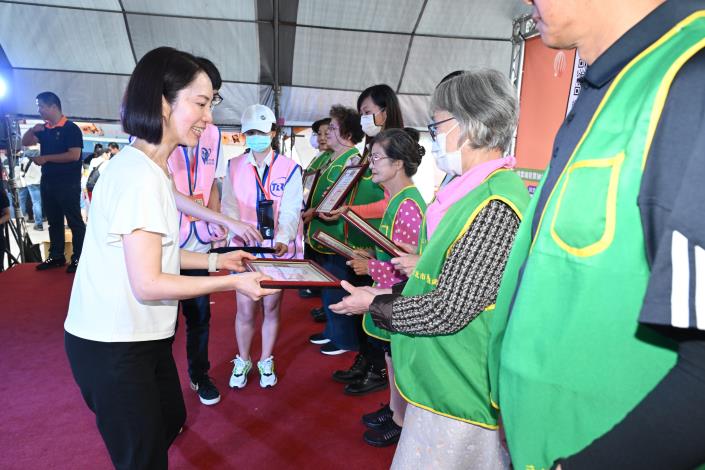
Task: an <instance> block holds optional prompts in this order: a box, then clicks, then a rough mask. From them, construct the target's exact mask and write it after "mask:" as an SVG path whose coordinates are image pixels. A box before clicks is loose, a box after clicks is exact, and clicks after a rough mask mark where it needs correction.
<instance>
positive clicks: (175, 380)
mask: <svg viewBox="0 0 705 470" xmlns="http://www.w3.org/2000/svg"><path fill="white" fill-rule="evenodd" d="M173 340H174V338H173V337H172V338H167V339H163V340H158V341H140V342H134V343H103V342H98V341H89V340H86V339H82V338H78V337H76V336H73V335H71V334H69V333H65V335H64V343H65V347H66V354H67V355H68V359H69V363H70V364H71V371H72V372H73V376H74V379H75V380H76V383H77V384H78V386H79V388H80V389H81V394H82V395H83V399H84V400H85V402H86V404H87V405H88V408H90V409H91V411H93V413H95V417H96V424H97V425H98V430H99V431H100V434H101V436H102V437H103V441H104V442H105V445H106V446H107V448H108V452H109V453H110V458H111V460H112V462H113V465H114V466H115V468H116V469H119V470H123V469H125V470H127V469H130V470H138V469H139V470H141V469H145V470H147V469H149V470H152V469H166V468H167V467H168V459H167V450H168V449H169V446H170V445H171V443H172V442H173V441H174V439H175V438H176V436H177V435H178V434H179V430H180V429H181V426H183V424H184V422H185V421H186V407H185V406H184V399H183V396H182V394H181V386H180V384H179V376H178V373H177V371H176V364H175V363H174V357H173V356H172V354H171V345H172V342H173Z"/></svg>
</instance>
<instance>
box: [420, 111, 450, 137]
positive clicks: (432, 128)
mask: <svg viewBox="0 0 705 470" xmlns="http://www.w3.org/2000/svg"><path fill="white" fill-rule="evenodd" d="M453 119H455V118H454V117H453V116H451V117H449V118H448V119H444V120H442V121H438V122H432V123H431V124H429V125H428V126H426V127H428V133H429V134H431V139H433V140H436V136H437V135H438V126H440V125H441V124H443V123H444V122H448V121H452V120H453Z"/></svg>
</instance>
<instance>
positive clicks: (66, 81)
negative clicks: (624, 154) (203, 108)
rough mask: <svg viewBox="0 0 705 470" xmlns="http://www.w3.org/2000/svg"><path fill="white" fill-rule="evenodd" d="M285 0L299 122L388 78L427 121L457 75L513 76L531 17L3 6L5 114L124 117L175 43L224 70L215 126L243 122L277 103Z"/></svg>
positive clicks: (341, 5) (402, 7) (339, 3)
mask: <svg viewBox="0 0 705 470" xmlns="http://www.w3.org/2000/svg"><path fill="white" fill-rule="evenodd" d="M275 1H278V2H279V3H278V6H279V24H280V28H279V30H280V41H279V63H278V71H279V76H278V77H279V84H280V86H281V94H280V110H281V112H280V115H281V116H282V117H283V118H285V119H286V121H287V122H290V123H307V122H311V121H312V120H314V119H317V118H319V117H321V116H324V115H326V114H327V112H328V109H329V107H330V105H331V104H335V103H343V104H347V105H352V106H354V104H355V101H356V98H357V95H358V94H359V92H360V91H361V90H362V89H364V88H366V87H367V86H369V85H372V84H375V83H387V84H388V85H390V86H391V87H392V88H394V89H395V90H397V92H398V93H399V94H400V96H399V98H400V102H401V103H402V107H403V112H404V117H405V120H406V123H407V125H414V126H423V125H424V124H425V123H426V121H427V112H426V106H427V104H428V95H429V94H430V93H431V92H432V91H433V88H434V86H435V85H436V83H437V82H438V81H439V80H440V79H441V78H442V77H443V76H444V75H446V74H447V73H449V72H451V71H453V70H458V69H468V68H472V67H493V68H496V69H498V70H500V71H502V72H504V73H508V71H509V67H510V63H511V43H510V41H509V38H510V36H511V29H512V18H514V17H517V16H519V15H521V14H524V13H526V7H525V6H523V5H522V2H520V1H519V0H493V1H492V2H485V1H479V0H356V1H352V2H351V1H349V0H201V1H197V2H194V1H193V0H38V1H34V2H29V1H5V0H0V46H1V47H2V49H3V50H4V52H5V55H6V56H7V59H8V61H9V63H10V65H11V67H12V69H13V70H12V77H13V83H12V84H11V93H12V100H10V101H9V102H8V103H6V104H4V105H2V106H3V107H4V112H10V113H22V114H36V110H35V109H34V96H35V95H36V94H37V93H38V92H40V91H44V90H47V89H50V90H53V91H55V92H56V93H57V94H58V95H59V96H60V97H61V98H62V101H63V102H64V103H65V108H66V111H67V113H68V114H69V115H71V116H75V117H81V118H96V119H97V118H101V119H117V118H118V116H119V106H120V99H121V97H122V92H123V90H124V87H125V84H126V83H127V79H128V76H129V74H130V73H131V71H132V69H133V68H134V66H135V63H136V61H137V60H139V59H140V58H141V57H142V56H143V55H144V54H145V53H146V52H147V51H149V50H151V49H153V48H155V47H158V46H164V45H167V46H172V47H176V48H179V49H183V50H187V51H189V52H192V53H194V54H197V55H200V56H204V57H207V58H209V59H211V60H212V61H213V62H214V63H215V64H216V65H217V66H218V67H219V69H220V71H221V74H222V76H223V79H224V80H225V83H224V85H223V87H222V90H221V94H222V95H223V97H224V98H225V101H224V102H223V104H222V105H221V106H220V107H219V108H218V109H217V110H216V112H215V119H216V122H218V123H220V124H238V123H239V120H240V114H241V113H242V110H243V108H244V107H245V106H247V105H249V104H252V103H255V102H261V103H264V104H267V105H269V106H274V97H275V93H274V90H273V85H274V82H275V80H274V77H275V69H277V67H275V64H274V57H275V54H274V21H273V18H274V11H275V4H274V2H275ZM57 38H61V40H57ZM0 52H2V51H0ZM0 55H2V54H0Z"/></svg>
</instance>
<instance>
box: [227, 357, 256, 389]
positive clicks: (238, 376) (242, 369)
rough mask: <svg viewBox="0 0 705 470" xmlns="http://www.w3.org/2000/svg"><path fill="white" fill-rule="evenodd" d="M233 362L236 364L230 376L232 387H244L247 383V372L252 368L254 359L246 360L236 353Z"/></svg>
mask: <svg viewBox="0 0 705 470" xmlns="http://www.w3.org/2000/svg"><path fill="white" fill-rule="evenodd" d="M231 362H232V363H233V364H235V367H233V373H232V375H231V376H230V383H229V385H230V388H242V387H244V386H245V385H247V374H248V373H249V372H250V369H252V361H245V360H243V359H242V358H241V357H240V355H236V356H235V359H233V360H232V361H231Z"/></svg>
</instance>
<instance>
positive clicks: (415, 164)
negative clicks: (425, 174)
mask: <svg viewBox="0 0 705 470" xmlns="http://www.w3.org/2000/svg"><path fill="white" fill-rule="evenodd" d="M374 143H375V144H378V145H380V146H381V147H382V148H383V149H384V153H385V154H386V155H387V157H389V158H391V159H392V160H399V161H401V162H403V163H404V173H406V176H414V175H415V174H416V170H418V169H419V165H420V164H421V158H422V157H423V156H424V155H425V154H426V149H424V148H423V147H422V146H421V145H419V131H417V130H416V129H412V128H411V127H406V128H404V129H387V130H386V131H382V132H380V133H379V134H377V136H376V137H375V140H374Z"/></svg>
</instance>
